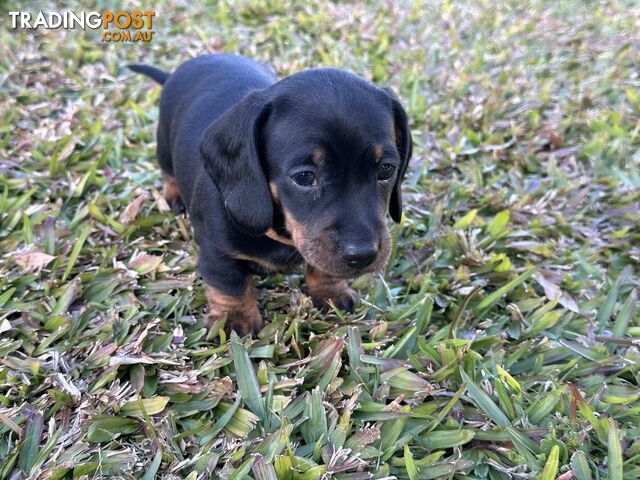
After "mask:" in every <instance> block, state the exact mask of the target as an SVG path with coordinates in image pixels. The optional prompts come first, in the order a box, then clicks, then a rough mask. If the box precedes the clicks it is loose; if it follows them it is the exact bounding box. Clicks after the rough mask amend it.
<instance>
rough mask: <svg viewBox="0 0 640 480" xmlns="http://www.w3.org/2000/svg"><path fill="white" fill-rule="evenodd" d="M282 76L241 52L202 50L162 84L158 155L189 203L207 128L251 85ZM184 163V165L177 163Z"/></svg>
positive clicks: (261, 85)
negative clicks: (200, 54) (201, 52)
mask: <svg viewBox="0 0 640 480" xmlns="http://www.w3.org/2000/svg"><path fill="white" fill-rule="evenodd" d="M275 81H276V78H275V75H274V74H273V73H271V72H270V71H269V70H268V69H267V68H266V67H265V66H263V65H261V64H259V63H257V62H254V61H253V60H250V59H248V58H244V57H240V56H237V55H227V54H219V55H202V56H199V57H195V58H193V59H191V60H188V61H187V62H185V63H183V64H182V65H181V66H180V67H178V69H177V70H176V71H175V72H173V73H172V74H171V75H170V76H169V78H168V79H167V80H166V82H165V83H164V86H163V87H162V95H161V97H160V119H159V123H158V160H159V161H160V164H161V165H163V164H166V167H164V166H163V168H164V169H165V171H167V172H168V173H170V174H172V175H173V174H174V173H173V172H175V176H176V178H177V180H178V184H179V186H180V190H181V192H182V195H183V198H184V200H185V203H186V205H189V204H190V201H191V199H190V197H191V193H192V190H193V188H194V183H195V180H196V179H197V177H199V175H200V173H201V171H202V170H203V168H202V162H201V160H200V152H199V144H200V139H201V137H202V134H203V132H204V130H205V129H206V128H207V127H208V126H209V125H210V124H211V123H212V122H213V121H214V120H215V119H216V118H217V117H219V116H220V115H222V114H223V113H224V112H225V111H226V110H228V109H229V108H231V107H233V105H235V104H236V103H237V102H239V101H240V100H241V99H242V98H243V97H244V96H245V95H246V94H247V92H249V91H250V90H255V89H263V88H266V87H268V86H269V85H271V84H273V83H274V82H275ZM178 163H179V165H177V164H178Z"/></svg>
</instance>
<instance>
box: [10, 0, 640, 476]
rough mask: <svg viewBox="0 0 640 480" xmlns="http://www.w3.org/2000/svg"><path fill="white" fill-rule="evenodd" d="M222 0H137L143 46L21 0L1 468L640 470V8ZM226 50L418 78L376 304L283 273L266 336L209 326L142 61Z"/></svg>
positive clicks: (13, 471) (44, 471)
mask: <svg viewBox="0 0 640 480" xmlns="http://www.w3.org/2000/svg"><path fill="white" fill-rule="evenodd" d="M70 3H74V2H70ZM98 3H99V6H98V5H93V6H87V5H86V2H85V3H83V5H84V7H83V6H80V5H77V6H75V4H74V5H70V8H71V9H73V10H78V11H79V10H83V9H84V10H100V9H103V8H105V9H106V8H109V5H110V6H111V9H118V10H119V9H123V8H124V9H128V8H129V7H128V6H126V5H123V4H117V5H111V4H110V3H109V2H98ZM202 3H204V2H188V1H185V2H175V4H173V2H172V3H167V2H161V3H160V5H154V6H151V4H149V5H143V6H141V5H138V6H137V7H135V8H141V9H153V10H155V11H156V18H155V24H154V30H155V31H156V34H155V37H154V39H153V40H152V41H151V42H150V43H146V44H134V43H130V44H117V43H109V44H103V43H101V42H100V41H99V38H100V34H99V32H96V31H90V30H87V31H82V30H74V31H64V30H55V31H49V32H45V31H43V30H42V29H40V30H39V31H26V30H10V29H9V28H8V27H9V21H8V15H7V12H8V11H9V10H16V9H23V10H24V7H22V8H18V7H16V6H13V7H11V6H7V4H3V5H4V7H3V11H2V12H0V14H1V16H2V17H1V18H2V20H1V21H0V27H1V29H0V479H12V480H17V479H20V478H32V479H63V478H64V479H70V478H86V479H89V478H104V477H109V476H114V475H115V476H117V477H118V478H125V479H132V478H142V479H144V480H148V479H152V478H164V479H178V478H180V479H189V480H195V479H207V478H224V479H227V478H228V479H235V480H238V479H242V478H246V479H255V480H272V479H285V480H297V479H300V480H303V479H305V480H309V479H316V478H318V479H320V478H335V479H344V480H347V479H350V480H359V479H366V478H377V479H381V478H388V479H390V478H398V479H410V480H415V479H436V478H438V479H439V478H442V479H485V478H486V479H491V480H497V479H500V480H506V479H528V478H542V479H543V480H552V479H561V480H569V479H571V478H575V479H577V480H588V479H594V480H597V479H609V480H619V479H629V480H631V479H633V480H635V479H637V478H640V391H639V383H640V367H639V364H640V352H639V346H640V308H639V307H640V304H639V298H638V297H639V293H640V279H639V278H640V276H639V271H640V229H639V228H638V226H639V225H640V76H639V75H640V63H639V60H638V59H639V56H638V52H640V5H639V4H638V3H637V2H635V1H632V0H629V1H623V0H619V1H617V0H612V1H603V2H598V3H597V4H596V3H595V2H587V1H578V0H566V1H557V2H551V1H549V2H547V1H535V0H531V1H524V2H517V1H510V0H499V1H490V0H483V1H476V2H465V1H462V0H459V1H455V0H450V1H445V0H443V1H442V2H436V1H418V2H413V3H412V2H403V1H400V2H391V1H389V2H382V1H378V2H366V3H359V2H354V3H350V2H342V1H341V2H338V3H330V2H326V1H323V0H312V1H309V2H296V1H293V0H258V1H251V2H250V1H243V2H238V3H235V4H234V5H232V4H231V2H212V4H211V6H204V5H202ZM9 4H11V2H9ZM5 7H6V8H5ZM30 8H31V7H30ZM39 8H42V9H43V10H58V9H59V7H58V6H57V5H56V4H55V3H54V2H50V3H42V4H41V6H40V7H39ZM132 9H133V8H132ZM37 10H38V7H33V10H30V11H37ZM222 51H225V52H235V53H242V54H245V55H248V56H250V57H253V58H256V59H259V60H261V61H263V62H265V63H268V64H270V65H272V66H273V67H274V69H275V70H276V71H277V72H278V75H280V76H286V75H289V74H291V73H293V72H297V71H300V70H302V69H304V68H309V67H314V66H320V65H326V66H328V65H330V66H337V67H341V68H345V69H348V70H351V71H354V72H356V73H359V74H361V75H363V76H364V77H366V78H369V79H371V80H373V81H374V82H376V83H377V84H379V85H389V86H391V87H392V88H393V89H394V90H395V91H396V92H398V94H399V96H400V97H401V99H402V103H403V104H404V105H405V107H406V109H407V111H408V114H409V116H410V119H411V126H412V131H413V138H414V142H415V148H414V158H413V160H412V163H411V167H410V170H409V172H408V175H407V179H406V182H405V188H404V192H405V204H406V209H405V216H404V220H403V222H402V224H400V225H394V226H393V227H392V235H393V238H394V249H393V252H392V257H391V260H390V262H389V265H388V268H387V269H386V271H385V272H384V274H383V275H380V276H373V277H367V278H361V279H358V280H357V281H356V282H355V285H356V286H357V288H358V289H359V290H360V292H361V296H362V299H361V302H360V304H359V307H358V308H357V310H356V312H355V313H354V314H343V313H341V312H337V311H336V312H332V313H330V314H322V313H320V312H318V311H317V310H316V309H314V308H313V307H312V305H311V302H310V300H309V298H307V297H306V296H305V295H304V294H303V293H302V292H301V285H302V275H301V274H300V275H289V276H284V275H280V276H272V277H269V278H264V279H262V280H260V281H259V282H258V285H257V297H258V299H259V304H260V308H261V310H262V312H263V313H264V315H265V317H266V318H267V320H268V324H267V326H266V327H265V329H264V330H263V331H262V332H261V333H260V335H259V338H258V339H255V340H250V339H238V338H237V337H234V338H232V339H228V338H226V337H225V335H224V332H223V331H221V329H220V328H219V327H220V326H219V325H218V326H216V327H214V328H213V329H210V330H209V329H206V328H204V326H203V325H204V322H205V299H204V294H203V289H202V282H201V280H200V278H199V277H198V275H197V273H196V269H195V265H196V258H197V255H198V250H197V246H196V245H195V244H194V243H193V241H192V233H191V228H190V224H189V220H188V218H185V217H184V216H176V215H174V214H173V213H171V212H168V208H167V205H166V202H164V200H163V199H162V197H161V194H160V193H159V191H160V190H161V179H160V174H159V169H158V168H157V167H156V163H155V158H154V155H155V127H156V122H157V119H158V109H157V105H158V98H159V94H160V88H159V87H158V86H156V85H155V84H153V83H152V82H151V81H150V80H148V79H146V78H144V77H142V76H140V75H134V74H131V73H130V72H128V71H127V70H126V68H125V65H126V64H127V63H128V62H141V63H142V62H144V63H150V64H153V65H156V66H159V67H161V68H164V69H167V70H172V69H173V68H175V67H176V66H177V65H178V64H180V63H181V62H182V61H184V60H186V59H188V58H191V57H193V56H195V55H197V54H200V53H205V52H222Z"/></svg>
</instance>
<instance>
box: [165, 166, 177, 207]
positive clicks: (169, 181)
mask: <svg viewBox="0 0 640 480" xmlns="http://www.w3.org/2000/svg"><path fill="white" fill-rule="evenodd" d="M162 179H163V180H164V184H163V186H162V193H163V195H164V199H165V200H166V201H167V203H169V204H172V203H173V202H174V201H175V200H176V199H178V198H179V197H180V189H179V188H178V182H176V179H175V177H172V176H171V175H167V174H166V173H165V174H163V175H162Z"/></svg>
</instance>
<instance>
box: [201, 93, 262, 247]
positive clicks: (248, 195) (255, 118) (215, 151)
mask: <svg viewBox="0 0 640 480" xmlns="http://www.w3.org/2000/svg"><path fill="white" fill-rule="evenodd" d="M270 110H271V107H270V105H269V102H268V99H267V95H266V93H265V92H264V91H261V90H256V91H252V92H249V93H248V94H247V95H246V96H245V97H244V98H243V99H242V100H241V101H240V102H239V103H238V104H237V105H235V106H234V107H232V108H231V109H229V110H228V111H226V112H225V113H224V114H223V115H221V116H220V117H219V118H217V119H216V120H215V121H214V122H213V123H212V124H211V125H210V126H209V127H208V128H207V130H206V131H205V132H204V134H203V136H202V139H201V140H200V154H201V156H202V160H203V161H204V167H205V169H206V171H207V173H208V174H209V176H210V177H211V179H212V180H213V183H215V185H216V187H218V190H219V191H220V194H221V195H222V198H223V200H224V205H225V208H226V210H227V213H228V214H229V216H230V217H231V219H232V220H233V222H234V223H235V224H236V225H237V226H238V227H239V228H241V229H242V230H244V231H246V232H247V233H250V234H252V235H260V234H263V233H264V232H266V231H267V230H268V229H269V228H270V227H271V223H272V222H273V204H272V200H271V193H270V192H269V185H268V183H267V179H266V177H265V173H264V170H263V167H262V161H261V156H262V152H261V150H262V148H261V137H262V130H263V127H264V124H265V122H266V120H267V118H268V116H269V112H270Z"/></svg>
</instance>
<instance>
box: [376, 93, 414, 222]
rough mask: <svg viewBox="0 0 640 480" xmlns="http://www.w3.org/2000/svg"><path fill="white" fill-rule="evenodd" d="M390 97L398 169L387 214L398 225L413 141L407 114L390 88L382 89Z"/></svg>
mask: <svg viewBox="0 0 640 480" xmlns="http://www.w3.org/2000/svg"><path fill="white" fill-rule="evenodd" d="M383 90H384V91H385V92H387V94H388V95H389V96H390V97H391V109H392V111H393V131H394V134H395V136H396V150H398V155H400V168H399V169H398V176H397V177H396V183H395V184H394V185H393V191H392V192H391V199H390V200H389V213H390V214H391V218H392V219H393V221H394V222H396V223H398V222H399V221H400V219H401V218H402V190H401V184H402V179H403V178H404V174H405V172H406V171H407V166H408V165H409V160H410V159H411V154H412V153H413V139H412V138H411V131H410V130H409V125H408V122H407V114H406V113H405V111H404V108H402V105H400V101H399V100H398V97H397V96H396V94H395V93H394V92H393V90H391V89H390V88H384V89H383Z"/></svg>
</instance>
